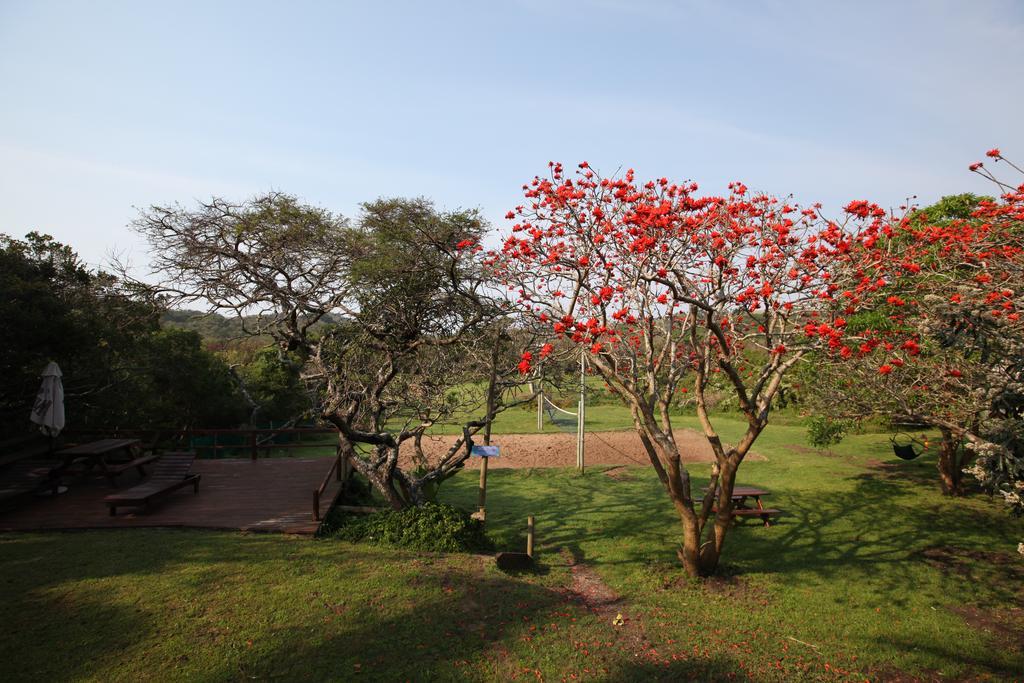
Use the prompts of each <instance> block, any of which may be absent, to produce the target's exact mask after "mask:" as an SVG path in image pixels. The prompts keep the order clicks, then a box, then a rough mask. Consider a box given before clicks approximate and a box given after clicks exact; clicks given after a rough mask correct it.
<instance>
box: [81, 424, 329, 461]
mask: <svg viewBox="0 0 1024 683" xmlns="http://www.w3.org/2000/svg"><path fill="white" fill-rule="evenodd" d="M337 433H338V432H337V430H335V429H331V428H325V427H288V428H278V429H273V428H270V429H259V428H251V429H116V428H98V429H69V430H65V431H64V432H63V433H62V436H64V438H65V439H66V440H70V441H78V440H81V439H84V438H86V437H98V436H103V437H110V438H132V439H140V440H141V441H142V442H143V444H144V445H145V446H147V447H154V448H155V447H158V446H159V445H160V444H161V443H166V442H172V443H175V444H176V446H181V445H185V444H187V445H188V446H189V447H190V448H194V449H195V450H196V451H197V452H201V451H213V453H214V455H216V454H217V453H218V452H219V451H225V450H233V451H248V452H249V456H250V457H251V458H252V459H253V460H256V459H257V458H258V457H259V452H260V451H261V450H262V451H263V452H264V453H267V452H269V451H272V450H278V449H283V450H287V449H291V448H324V447H326V446H329V445H330V444H325V443H323V442H322V441H321V442H310V441H308V440H307V441H306V442H305V443H303V442H302V437H303V436H317V435H324V434H331V435H335V434H337ZM284 434H293V435H295V441H288V442H283V443H277V442H274V441H273V439H274V438H275V437H277V436H280V435H284ZM202 437H213V441H212V443H209V444H205V443H204V444H193V440H194V439H196V438H202ZM218 439H219V440H220V442H219V443H218ZM183 442H184V444H183Z"/></svg>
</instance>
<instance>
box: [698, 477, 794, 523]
mask: <svg viewBox="0 0 1024 683" xmlns="http://www.w3.org/2000/svg"><path fill="white" fill-rule="evenodd" d="M770 495H771V492H770V491H765V490H764V489H759V488H756V487H753V486H734V487H733V489H732V517H733V519H734V520H736V519H745V518H747V517H760V518H761V520H762V521H763V522H764V525H765V526H771V525H772V523H771V518H772V516H774V515H779V514H781V513H782V510H776V509H774V508H766V507H765V506H764V504H763V503H762V502H761V497H762V496H770ZM748 499H749V500H748ZM703 500H704V499H703V498H697V499H696V500H695V502H697V503H701V502H703ZM751 501H752V502H753V505H751V504H750V503H751Z"/></svg>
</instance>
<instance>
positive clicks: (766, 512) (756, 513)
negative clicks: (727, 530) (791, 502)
mask: <svg viewBox="0 0 1024 683" xmlns="http://www.w3.org/2000/svg"><path fill="white" fill-rule="evenodd" d="M781 513H782V510H775V509H772V508H733V509H732V516H733V518H734V519H735V518H736V517H760V518H761V519H762V520H763V521H764V525H765V526H771V525H772V523H771V518H772V516H773V515H779V514H781Z"/></svg>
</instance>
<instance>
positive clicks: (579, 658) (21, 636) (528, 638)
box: [0, 420, 1024, 681]
mask: <svg viewBox="0 0 1024 683" xmlns="http://www.w3.org/2000/svg"><path fill="white" fill-rule="evenodd" d="M684 422H685V420H684ZM723 425H724V426H723V432H724V434H725V435H726V437H728V436H729V435H730V434H735V433H737V430H739V429H740V427H741V425H739V423H737V422H735V421H729V420H726V421H725V422H724V423H723ZM804 444H805V441H804V437H803V430H802V429H801V428H800V427H798V426H795V425H784V424H783V425H775V426H772V427H770V428H769V430H768V431H767V432H766V433H765V434H764V436H763V437H762V439H761V440H760V441H759V442H758V445H757V447H756V450H757V451H758V452H759V453H761V454H763V455H765V456H766V457H767V460H765V461H758V462H753V461H752V462H748V463H745V464H744V465H743V468H742V469H741V475H740V481H741V483H746V484H756V485H759V486H763V487H765V488H767V489H769V490H771V491H772V494H773V495H772V497H771V504H772V506H773V507H777V508H781V509H783V510H784V511H785V513H786V514H785V516H783V517H781V518H780V519H779V521H778V523H777V524H775V525H774V526H772V527H771V528H768V529H766V528H764V527H762V526H760V525H758V524H753V523H750V522H748V523H745V524H743V525H740V526H739V527H737V528H736V529H735V531H734V532H733V534H732V535H731V536H730V539H729V541H728V545H727V549H726V556H725V560H724V562H725V566H724V567H723V570H724V571H723V576H722V577H720V578H717V579H715V580H712V581H707V582H703V583H695V582H692V581H689V580H687V579H686V578H685V577H684V576H683V575H682V573H681V572H680V570H679V569H678V566H677V563H676V561H675V559H674V552H675V548H676V546H677V544H678V526H677V524H676V523H675V521H674V519H673V515H672V512H671V509H670V507H669V505H668V502H667V498H666V497H665V494H664V493H663V492H662V491H661V489H660V484H659V483H658V481H657V479H656V478H655V477H654V476H653V475H652V473H650V472H648V471H647V470H646V469H644V468H630V469H625V468H619V469H617V470H615V471H614V472H613V474H615V475H616V477H617V478H613V477H612V476H610V475H608V474H605V473H603V472H601V471H598V470H597V469H592V470H591V471H590V472H588V474H587V475H585V476H583V477H580V476H577V475H576V474H574V473H573V472H569V471H553V470H533V471H529V470H520V471H505V470H498V471H493V472H492V473H491V477H490V487H489V495H488V502H489V504H488V527H489V530H490V532H491V534H492V535H493V536H494V538H495V539H496V540H497V542H498V544H499V546H500V547H502V548H506V549H517V550H519V549H522V545H523V543H524V525H525V518H526V516H527V515H528V514H533V515H536V517H537V523H538V531H537V535H538V548H537V550H538V558H539V561H540V571H539V572H537V573H535V574H518V575H507V574H503V573H501V572H499V571H498V570H497V569H496V568H495V567H494V566H493V560H490V559H489V558H486V557H479V556H465V555H463V556H458V555H455V556H445V555H435V554H422V553H420V554H414V553H409V552H405V551H399V550H391V549H381V548H373V547H368V546H355V545H351V544H346V543H342V542H337V541H330V540H318V541H310V540H307V539H301V538H289V537H280V536H263V535H242V534H232V533H220V532H200V531H184V530H129V531H102V532H101V531H96V532H82V533H66V534H6V535H0V623H3V625H4V631H5V635H4V637H3V639H0V680H4V681H8V680H55V679H61V680H104V681H110V680H123V681H129V680H130V681H135V680H146V679H151V680H211V681H212V680H240V679H250V680H251V679H255V680H267V679H281V680H350V679H356V677H357V676H358V679H365V680H387V681H391V680H425V679H433V680H454V679H458V680H509V679H514V678H520V679H530V680H536V679H538V678H541V679H543V680H563V679H566V680H575V679H579V678H582V679H589V680H656V679H662V680H679V679H683V680H686V679H697V680H707V679H719V678H720V679H729V678H730V677H735V678H737V679H740V680H744V679H745V680H758V681H761V680H779V681H782V680H864V679H874V680H884V679H891V678H894V677H899V676H904V678H903V679H902V680H912V679H913V678H920V679H923V680H933V679H935V680H938V679H943V680H955V679H957V678H977V679H987V678H991V679H997V680H1014V679H1017V680H1019V679H1020V677H1021V672H1022V671H1024V646H1022V645H1021V643H1022V642H1024V638H1022V632H1021V627H1020V624H1021V622H1022V614H1024V611H1022V610H1021V607H1022V606H1024V605H1022V594H1021V590H1022V588H1021V587H1022V585H1024V561H1022V560H1021V558H1020V557H1019V556H1018V555H1017V554H1016V553H1015V552H1014V549H1015V547H1016V544H1017V542H1018V541H1019V540H1021V539H1024V523H1022V522H1021V521H1020V520H1012V519H1010V518H1008V517H1007V516H1006V515H1005V513H1004V512H1003V510H1002V509H1001V508H1000V506H999V505H998V504H997V503H996V502H994V501H990V500H989V499H987V498H985V497H984V496H980V495H975V496H972V497H971V498H969V499H968V500H966V501H950V500H947V499H944V498H943V497H942V496H941V495H939V494H938V493H937V487H936V485H935V474H934V462H933V461H932V460H931V459H930V458H929V457H928V456H925V457H923V458H921V459H920V460H918V461H914V462H910V463H905V462H902V461H897V460H896V459H895V458H894V457H893V456H892V455H891V452H890V451H888V450H887V449H888V441H887V439H886V438H885V437H884V436H880V435H870V434H865V435H855V436H853V437H850V438H849V439H848V440H847V441H846V442H844V443H843V444H841V445H840V446H839V447H837V448H836V449H835V451H834V453H832V454H820V453H817V452H814V451H813V450H812V449H810V448H808V447H807V446H806V445H804ZM697 474H698V476H704V475H706V470H704V469H700V468H698V470H697ZM441 493H442V498H443V499H444V500H447V501H449V502H452V503H455V504H457V505H460V506H463V507H466V508H470V507H472V506H473V505H474V504H475V499H476V480H475V473H467V474H465V475H459V476H457V477H456V478H455V479H454V480H452V481H450V482H448V483H446V484H445V485H444V486H443V487H442V490H441ZM574 563H578V565H579V566H583V567H586V568H587V569H588V571H589V572H591V573H592V574H593V576H594V577H596V579H595V580H596V581H598V582H601V583H602V584H603V586H604V588H606V589H607V590H608V591H610V592H613V593H615V594H617V595H618V596H620V600H619V601H617V602H613V603H612V604H610V605H608V606H605V607H600V606H595V605H594V604H589V603H586V602H581V601H580V600H579V599H578V596H577V593H576V592H574V590H575V589H577V588H578V586H577V583H578V581H579V576H578V575H577V574H576V572H575V571H574V569H573V568H572V567H570V566H569V565H571V564H574ZM619 612H621V613H622V615H623V617H624V622H625V623H624V624H622V625H621V626H617V625H615V624H613V623H612V619H613V617H614V616H616V614H617V613H619ZM58 653H59V654H58Z"/></svg>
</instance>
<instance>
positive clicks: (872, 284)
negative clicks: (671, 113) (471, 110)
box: [487, 163, 886, 576]
mask: <svg viewBox="0 0 1024 683" xmlns="http://www.w3.org/2000/svg"><path fill="white" fill-rule="evenodd" d="M523 189H524V194H525V198H526V201H525V202H524V204H522V205H521V206H518V207H516V209H515V210H514V211H511V212H509V214H508V216H507V218H509V219H510V220H513V221H515V224H514V225H513V227H512V231H511V234H509V235H508V236H507V239H505V241H504V244H503V246H502V248H501V249H500V251H496V252H494V253H492V254H491V255H490V256H489V259H488V261H487V263H488V264H490V265H491V266H492V267H493V268H494V269H495V271H496V274H497V276H498V277H499V278H500V279H501V280H502V281H504V282H505V283H506V285H507V286H508V288H509V292H510V294H511V298H512V299H513V300H514V302H515V303H516V305H517V306H518V307H519V309H520V310H521V311H522V313H523V314H524V315H525V317H526V319H527V320H528V322H529V324H530V325H531V326H532V327H533V328H534V329H535V331H536V332H537V333H538V334H543V335H546V336H547V337H548V340H547V343H546V344H544V345H543V346H540V347H539V348H538V349H537V351H536V353H533V354H531V355H530V356H524V358H523V364H522V367H521V370H522V371H529V369H530V368H531V367H532V366H533V365H535V364H536V363H537V362H539V361H542V360H543V358H544V357H545V356H546V355H547V354H549V353H550V352H551V350H552V349H553V348H554V346H553V342H554V341H556V340H568V341H569V342H571V343H573V344H575V345H576V346H577V347H578V348H579V351H580V352H581V353H585V354H587V357H588V359H589V364H590V367H591V368H593V370H594V372H596V373H597V374H599V375H600V376H601V377H602V379H603V380H604V381H605V382H606V383H607V385H608V386H609V388H610V389H611V391H612V392H613V393H615V394H616V395H617V396H618V397H619V398H620V399H621V400H622V401H623V402H624V403H625V405H626V406H628V407H629V409H630V411H631V413H632V416H633V421H634V424H635V427H636V430H637V432H638V434H639V436H640V439H641V442H642V443H643V445H644V447H645V449H646V452H647V455H648V457H649V459H650V462H651V465H652V467H653V468H654V469H655V470H656V471H657V473H658V476H659V477H660V478H661V481H662V482H663V483H664V485H665V488H666V490H667V492H668V496H669V498H670V499H671V501H672V504H673V506H674V507H675V510H676V512H677V513H678V515H679V519H680V524H681V526H682V536H683V542H682V547H681V548H680V550H679V552H678V555H679V558H680V560H681V561H682V563H683V566H684V567H685V569H686V571H687V572H688V573H689V574H690V575H693V576H698V575H708V574H711V573H712V572H714V571H715V569H716V567H717V565H718V562H719V558H720V556H721V553H722V549H723V547H724V542H725V538H726V535H727V533H728V530H729V528H730V522H731V511H732V491H733V487H734V485H735V482H736V473H737V470H738V469H739V467H740V465H741V464H742V462H743V459H744V457H745V456H746V455H747V453H748V452H749V451H750V449H751V447H752V446H753V444H754V442H755V441H756V439H757V438H758V436H759V435H760V434H761V432H762V431H763V430H764V429H765V427H766V426H767V425H768V421H769V416H770V413H771V409H772V404H773V400H774V399H775V398H776V396H777V395H778V393H779V391H780V387H781V386H782V381H783V377H784V376H785V374H786V373H787V372H788V371H790V370H791V369H792V368H793V367H794V366H795V365H796V364H797V363H799V362H800V361H801V359H803V358H805V357H806V356H807V354H808V353H810V352H811V351H813V350H815V349H818V348H822V347H824V348H832V349H834V350H835V351H836V352H838V351H839V349H841V348H843V347H844V343H843V340H844V339H845V337H846V333H845V329H844V328H845V325H846V322H845V319H844V316H849V315H850V314H852V313H854V312H856V310H857V308H858V305H859V304H860V303H861V302H862V301H864V300H865V297H866V295H867V294H868V293H870V292H871V291H874V290H878V289H879V288H880V287H882V286H883V285H884V281H879V280H878V279H877V278H876V277H875V275H874V273H875V272H876V271H877V270H878V263H877V262H876V261H875V260H872V259H874V258H876V257H875V256H874V255H875V254H877V259H884V258H885V257H884V255H883V254H882V253H881V252H880V251H877V250H875V249H873V245H874V243H875V242H877V234H878V232H879V231H880V230H881V229H882V225H883V223H884V220H883V219H884V218H885V217H886V215H885V212H883V211H881V210H880V209H879V208H878V207H875V206H871V205H868V204H867V203H863V205H856V206H854V207H851V212H850V214H849V215H848V218H847V221H846V222H847V224H848V225H845V226H844V225H839V224H837V223H834V222H830V221H827V220H824V219H822V218H821V216H820V215H819V212H818V209H817V207H814V208H808V209H801V208H800V207H798V206H797V205H795V204H791V203H788V202H785V201H781V200H779V199H776V198H773V197H769V196H765V195H761V194H753V195H752V194H751V193H750V192H749V191H748V190H747V188H746V187H745V186H744V185H743V184H741V183H733V184H732V185H730V192H729V194H728V195H727V196H724V197H716V196H698V195H697V186H696V185H695V184H678V183H671V182H669V181H668V180H667V179H665V178H662V179H661V180H658V181H652V182H648V183H645V184H639V183H637V182H636V181H635V179H634V174H633V171H632V170H630V171H627V172H626V174H625V175H624V176H622V177H616V178H603V177H601V176H600V175H599V174H598V173H596V172H595V171H593V170H592V169H590V168H589V167H588V165H587V164H586V163H583V164H580V166H579V169H578V171H577V172H576V173H575V174H573V175H571V176H570V175H567V174H565V172H564V171H563V168H562V166H561V165H560V164H551V165H550V174H549V176H548V177H545V178H540V177H537V178H535V179H534V180H533V181H532V182H531V183H530V184H528V185H525V186H524V187H523ZM865 239H866V240H867V241H866V242H865V241H864V240H865ZM853 253H857V254H858V255H859V257H860V261H859V263H857V264H854V263H852V262H851V259H850V255H851V254H853ZM868 256H871V257H870V258H868ZM811 332H813V333H811ZM721 391H726V392H729V393H730V394H731V395H732V396H734V397H735V400H736V402H737V403H738V406H739V409H740V411H741V412H742V414H743V416H744V417H745V419H746V422H747V429H746V432H745V433H744V434H743V436H742V437H741V438H740V440H739V441H738V442H737V443H736V444H733V445H727V444H725V443H723V442H722V440H721V438H720V437H719V435H718V432H717V431H716V429H715V426H714V418H713V416H712V415H711V412H710V411H709V407H708V406H709V397H710V395H711V393H712V392H716V393H717V392H721ZM683 393H685V394H686V395H687V397H688V399H689V400H692V401H693V402H694V403H695V405H696V409H697V415H698V416H699V419H700V422H701V425H702V427H703V432H704V435H705V436H706V438H707V440H708V443H709V444H710V445H711V448H712V450H713V451H714V455H715V463H714V465H713V467H712V474H711V481H710V482H709V484H708V486H707V488H706V489H705V490H703V491H700V490H695V487H694V486H693V485H692V481H691V476H690V473H689V471H688V470H687V468H686V466H685V465H684V463H683V460H682V457H681V455H682V454H681V453H680V452H679V449H678V447H677V445H676V441H675V439H674V436H673V431H672V411H671V408H672V406H673V404H674V402H676V401H677V400H678V399H679V397H680V395H681V394H683Z"/></svg>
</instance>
